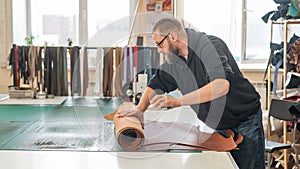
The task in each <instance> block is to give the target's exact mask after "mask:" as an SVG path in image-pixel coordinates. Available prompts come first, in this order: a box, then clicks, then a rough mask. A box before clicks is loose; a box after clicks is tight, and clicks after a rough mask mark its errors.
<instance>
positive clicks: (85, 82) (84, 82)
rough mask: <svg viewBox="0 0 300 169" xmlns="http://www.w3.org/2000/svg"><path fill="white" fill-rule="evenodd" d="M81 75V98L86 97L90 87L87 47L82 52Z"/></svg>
mask: <svg viewBox="0 0 300 169" xmlns="http://www.w3.org/2000/svg"><path fill="white" fill-rule="evenodd" d="M80 60H81V64H80V74H81V86H82V89H81V96H86V94H87V89H88V87H89V69H88V59H87V49H86V47H85V46H83V47H82V49H81V52H80Z"/></svg>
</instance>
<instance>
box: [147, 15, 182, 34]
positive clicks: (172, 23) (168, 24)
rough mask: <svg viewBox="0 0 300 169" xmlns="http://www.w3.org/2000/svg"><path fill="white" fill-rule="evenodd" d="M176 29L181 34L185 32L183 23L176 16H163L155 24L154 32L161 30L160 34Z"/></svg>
mask: <svg viewBox="0 0 300 169" xmlns="http://www.w3.org/2000/svg"><path fill="white" fill-rule="evenodd" d="M171 31H175V32H177V33H179V34H181V33H185V30H184V28H183V26H182V24H181V23H180V22H179V21H178V20H177V19H175V18H162V19H160V20H159V21H158V22H156V24H155V25H154V27H153V29H152V33H154V32H159V33H160V34H164V35H165V34H167V33H169V32H171Z"/></svg>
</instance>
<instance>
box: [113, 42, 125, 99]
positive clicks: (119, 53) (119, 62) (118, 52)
mask: <svg viewBox="0 0 300 169" xmlns="http://www.w3.org/2000/svg"><path fill="white" fill-rule="evenodd" d="M123 59H124V55H123V48H121V47H116V49H115V67H116V71H115V91H116V92H115V93H116V95H115V96H116V97H120V96H123V92H122V75H123Z"/></svg>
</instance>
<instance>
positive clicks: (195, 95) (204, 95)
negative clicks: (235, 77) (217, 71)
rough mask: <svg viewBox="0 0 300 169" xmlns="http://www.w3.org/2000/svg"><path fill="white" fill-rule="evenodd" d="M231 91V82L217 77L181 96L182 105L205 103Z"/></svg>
mask: <svg viewBox="0 0 300 169" xmlns="http://www.w3.org/2000/svg"><path fill="white" fill-rule="evenodd" d="M228 91H229V82H228V81H227V80H225V79H216V80H214V81H212V82H210V83H208V84H207V85H205V86H203V87H202V88H200V89H198V90H195V91H193V92H190V93H188V94H186V95H184V96H182V97H181V98H180V102H181V106H184V105H193V104H199V103H205V102H208V101H211V100H214V99H216V98H219V97H221V96H223V95H225V94H227V93H228Z"/></svg>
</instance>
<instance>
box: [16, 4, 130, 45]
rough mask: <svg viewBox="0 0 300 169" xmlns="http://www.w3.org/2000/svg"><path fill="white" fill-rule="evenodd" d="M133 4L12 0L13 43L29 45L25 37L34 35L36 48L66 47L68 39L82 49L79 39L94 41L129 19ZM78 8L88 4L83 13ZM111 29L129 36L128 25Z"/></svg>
mask: <svg viewBox="0 0 300 169" xmlns="http://www.w3.org/2000/svg"><path fill="white" fill-rule="evenodd" d="M131 1H132V0H113V1H98V0H89V1H88V0H27V1H19V0H13V4H12V8H13V24H12V25H13V43H15V44H18V45H26V42H25V40H24V39H25V37H27V36H29V35H30V34H32V36H34V41H33V45H45V44H47V45H49V46H53V45H54V46H67V45H68V39H71V40H72V42H73V45H83V44H80V42H81V41H80V39H91V38H92V37H95V34H96V33H97V32H98V31H99V30H102V29H103V28H105V26H107V25H108V24H109V23H112V22H115V21H117V20H119V19H121V18H124V17H127V16H129V14H130V4H131ZM79 4H81V5H82V4H87V8H81V9H80V6H79ZM133 5H135V4H133ZM79 18H83V20H80V19H79ZM80 22H81V23H80ZM80 25H86V26H87V30H85V29H83V31H84V32H80V30H79V29H80V27H79V26H80ZM110 28H113V29H110V32H120V31H121V32H124V31H127V32H126V33H127V34H128V32H129V23H125V24H119V25H114V26H113V27H110ZM79 32H80V33H79ZM86 35H88V37H85V36H86ZM106 35H107V34H106ZM102 38H103V39H110V36H108V35H107V36H106V37H102Z"/></svg>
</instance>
